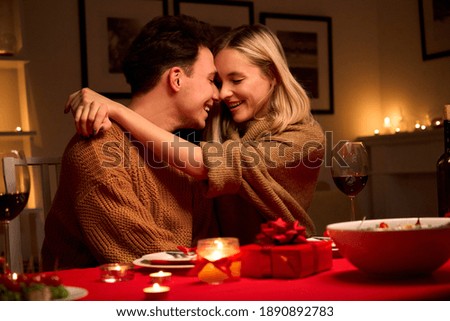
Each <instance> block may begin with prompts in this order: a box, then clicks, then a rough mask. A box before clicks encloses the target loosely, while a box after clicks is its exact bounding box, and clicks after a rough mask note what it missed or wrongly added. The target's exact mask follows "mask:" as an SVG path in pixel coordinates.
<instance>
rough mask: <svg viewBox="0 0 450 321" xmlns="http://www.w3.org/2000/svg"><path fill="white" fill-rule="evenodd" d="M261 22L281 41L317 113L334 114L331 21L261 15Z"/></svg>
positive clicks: (308, 17) (283, 15)
mask: <svg viewBox="0 0 450 321" xmlns="http://www.w3.org/2000/svg"><path fill="white" fill-rule="evenodd" d="M259 20H260V23H262V24H264V25H266V26H268V27H269V28H270V29H271V30H272V31H273V32H274V33H275V34H276V35H277V36H278V38H279V39H280V42H281V44H282V46H283V49H284V51H285V54H286V59H287V61H288V64H289V69H290V70H291V72H292V74H293V75H294V77H295V78H296V79H297V80H298V82H299V83H300V84H302V86H303V88H305V90H306V91H307V93H308V95H309V97H310V99H311V111H312V113H313V114H333V112H334V107H333V105H334V102H333V59H332V58H333V56H332V41H331V18H330V17H317V16H304V15H296V14H280V13H267V12H261V13H260V16H259Z"/></svg>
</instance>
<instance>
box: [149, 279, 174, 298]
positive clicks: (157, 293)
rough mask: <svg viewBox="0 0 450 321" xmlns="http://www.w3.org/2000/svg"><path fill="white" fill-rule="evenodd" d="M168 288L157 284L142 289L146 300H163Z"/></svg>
mask: <svg viewBox="0 0 450 321" xmlns="http://www.w3.org/2000/svg"><path fill="white" fill-rule="evenodd" d="M169 291H170V288H169V287H168V286H161V285H159V283H154V284H153V285H152V286H149V287H147V288H144V294H145V298H146V299H147V300H154V301H156V300H164V299H165V298H166V296H167V294H168V293H169Z"/></svg>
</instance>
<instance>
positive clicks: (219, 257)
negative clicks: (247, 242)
mask: <svg viewBox="0 0 450 321" xmlns="http://www.w3.org/2000/svg"><path fill="white" fill-rule="evenodd" d="M239 252H240V250H239V240H238V239H237V238H232V237H228V238H211V239H204V240H199V241H198V244H197V263H196V264H197V268H198V270H199V272H198V278H199V279H200V280H201V281H203V282H206V283H209V284H220V283H222V282H224V281H226V280H232V279H238V278H239V276H240V271H241V260H240V258H239Z"/></svg>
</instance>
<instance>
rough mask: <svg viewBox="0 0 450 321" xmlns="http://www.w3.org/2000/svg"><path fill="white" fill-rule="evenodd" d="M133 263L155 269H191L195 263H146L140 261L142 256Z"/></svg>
mask: <svg viewBox="0 0 450 321" xmlns="http://www.w3.org/2000/svg"><path fill="white" fill-rule="evenodd" d="M133 264H134V265H136V266H140V267H148V268H155V269H191V268H193V267H194V266H195V265H193V264H186V265H184V264H183V265H180V264H177V265H157V264H148V263H145V262H142V258H140V259H137V260H134V261H133Z"/></svg>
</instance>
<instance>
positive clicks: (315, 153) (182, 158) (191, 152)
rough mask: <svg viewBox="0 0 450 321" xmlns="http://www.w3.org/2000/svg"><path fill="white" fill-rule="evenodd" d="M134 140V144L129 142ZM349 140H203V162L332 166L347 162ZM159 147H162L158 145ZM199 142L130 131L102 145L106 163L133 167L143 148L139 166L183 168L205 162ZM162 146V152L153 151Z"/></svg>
mask: <svg viewBox="0 0 450 321" xmlns="http://www.w3.org/2000/svg"><path fill="white" fill-rule="evenodd" d="M128 141H130V142H131V143H132V144H129V143H128ZM345 142H346V141H339V142H338V143H337V144H333V133H332V132H331V131H328V132H325V145H324V144H322V143H320V142H317V141H315V140H311V141H305V142H302V145H298V144H295V143H294V142H292V141H282V140H280V139H279V138H277V137H274V138H273V139H272V137H270V136H268V137H264V139H263V140H258V141H245V142H242V141H233V140H229V141H226V142H225V143H219V142H205V143H202V147H201V148H202V149H203V151H202V155H203V163H204V165H205V166H207V167H208V168H216V167H225V168H232V167H234V166H241V167H242V168H252V167H259V166H264V167H266V168H277V167H285V168H293V167H298V166H304V167H307V168H319V167H321V166H322V165H324V166H325V167H331V166H332V162H333V159H335V160H336V161H337V162H338V164H339V165H340V166H346V163H345V161H344V160H343V159H342V158H341V157H340V156H339V155H338V154H337V151H338V150H339V149H341V148H342V146H343V144H344V143H345ZM156 147H158V148H156ZM198 148H199V146H197V145H195V144H192V143H190V142H187V141H185V140H183V139H181V138H179V137H178V136H175V137H174V140H173V141H172V142H162V143H161V144H160V146H155V143H154V142H152V141H148V142H146V143H145V144H144V143H142V142H139V141H137V140H135V139H133V138H132V136H131V134H130V133H124V136H123V141H122V142H119V141H110V142H106V143H104V144H103V146H102V153H103V156H104V161H103V163H102V166H104V167H119V166H123V167H125V168H129V167H130V165H131V164H130V156H131V153H132V150H136V152H138V153H139V152H140V154H141V156H142V157H139V158H138V161H139V164H137V165H138V166H139V167H141V166H150V167H152V168H164V167H168V166H171V165H169V159H171V160H172V162H173V163H174V164H175V165H176V166H177V167H179V168H185V167H187V166H190V167H193V168H199V167H201V166H202V163H201V161H200V160H199V159H197V158H196V157H195V155H196V153H197V155H198V153H199V152H200V151H199V150H196V149H198ZM154 150H159V151H160V152H161V153H160V154H161V155H160V156H156V154H155V153H154V152H153V151H154Z"/></svg>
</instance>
